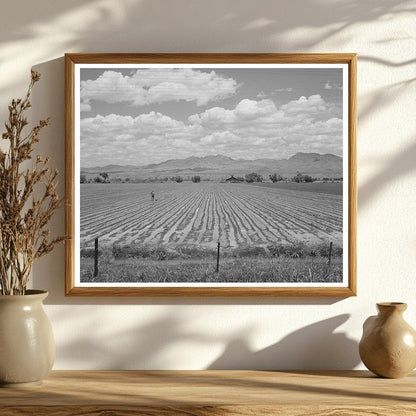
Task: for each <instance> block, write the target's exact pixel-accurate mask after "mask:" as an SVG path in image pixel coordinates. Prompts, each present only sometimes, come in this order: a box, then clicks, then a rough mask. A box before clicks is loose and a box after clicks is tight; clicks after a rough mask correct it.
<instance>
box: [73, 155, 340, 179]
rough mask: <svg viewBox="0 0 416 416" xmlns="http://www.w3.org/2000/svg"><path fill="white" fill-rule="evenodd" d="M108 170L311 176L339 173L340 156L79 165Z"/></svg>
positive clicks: (114, 173)
mask: <svg viewBox="0 0 416 416" xmlns="http://www.w3.org/2000/svg"><path fill="white" fill-rule="evenodd" d="M100 172H107V173H108V174H109V176H110V179H111V178H127V177H129V178H130V179H146V178H155V177H159V178H164V177H166V176H167V177H171V176H176V175H180V176H182V177H184V178H187V177H190V176H194V175H199V176H201V179H204V178H205V179H208V178H209V179H211V180H220V179H226V178H227V177H229V176H231V175H234V176H244V175H245V174H247V173H251V172H256V173H258V174H260V175H263V176H264V177H265V178H266V177H268V175H270V174H272V173H275V172H276V173H277V174H279V175H282V176H283V177H291V176H294V175H296V173H297V172H300V173H302V174H305V175H311V176H313V177H325V176H327V177H342V158H341V157H339V156H335V155H333V154H330V153H327V154H319V153H296V154H295V155H294V156H292V157H290V158H289V159H281V160H276V159H255V160H244V159H232V158H231V157H228V156H224V155H215V156H204V157H196V156H191V157H188V158H186V159H170V160H166V161H165V162H162V163H157V164H150V165H146V166H134V165H126V166H122V165H107V166H97V167H93V168H81V174H84V175H86V176H87V177H91V176H95V175H98V174H99V173H100Z"/></svg>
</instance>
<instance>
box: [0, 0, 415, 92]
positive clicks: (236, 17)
mask: <svg viewBox="0 0 416 416" xmlns="http://www.w3.org/2000/svg"><path fill="white" fill-rule="evenodd" d="M45 11H47V12H45ZM2 12H3V13H2V15H1V16H0V39H1V42H0V69H2V71H0V74H3V75H4V76H3V79H7V82H4V83H0V96H3V95H4V94H5V93H6V92H7V90H10V88H14V87H16V86H17V85H21V84H20V83H21V80H20V78H21V74H22V68H24V69H25V70H29V67H30V66H31V65H34V64H36V63H39V62H43V61H45V60H47V59H50V58H51V57H57V56H60V55H62V53H63V52H130V53H131V52H231V51H232V52H308V51H309V52H310V51H312V50H315V51H318V52H322V50H319V47H320V44H321V43H323V42H327V41H328V39H331V38H335V37H336V36H338V35H341V37H340V38H339V42H338V43H337V46H334V48H333V49H332V50H328V47H326V48H325V52H338V51H340V49H339V46H338V45H339V44H342V42H344V41H345V39H346V40H349V37H348V36H349V35H346V34H345V33H344V32H345V31H346V30H347V29H349V28H351V27H352V26H355V25H360V24H366V23H369V22H375V21H377V20H379V19H380V18H388V19H391V18H392V16H394V15H402V14H404V13H412V12H414V10H412V7H411V2H410V1H409V0H396V1H394V2H392V1H391V0H378V1H377V2H374V1H362V0H354V1H348V2H337V3H336V6H335V5H333V4H332V5H331V4H328V2H325V1H320V0H308V2H307V3H305V2H304V1H303V0H292V1H290V2H287V1H282V0H280V1H275V0H259V1H256V2H253V1H251V0H241V1H239V2H238V7H237V6H236V4H235V2H233V1H223V0H213V1H210V2H204V1H191V0H177V1H175V6H174V7H166V2H165V1H164V0H154V1H137V0H125V1H123V2H114V1H112V0H90V1H88V2H85V1H83V0H71V1H70V2H56V1H51V0H39V1H37V2H36V7H22V5H21V2H19V1H16V2H9V4H8V5H7V7H5V8H4V10H2ZM17 16H18V17H17ZM17 20H18V25H17V23H16V21H17ZM17 27H18V29H16V28H17ZM196 33H197V34H198V36H195V34H196ZM382 41H384V40H383V39H382V40H380V42H382ZM387 41H388V39H386V42H387ZM22 52H23V53H22ZM349 52H353V51H349Z"/></svg>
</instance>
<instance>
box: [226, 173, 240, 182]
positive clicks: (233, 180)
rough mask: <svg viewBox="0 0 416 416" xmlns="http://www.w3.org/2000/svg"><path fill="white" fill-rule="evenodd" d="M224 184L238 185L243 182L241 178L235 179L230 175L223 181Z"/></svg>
mask: <svg viewBox="0 0 416 416" xmlns="http://www.w3.org/2000/svg"><path fill="white" fill-rule="evenodd" d="M225 182H229V183H240V182H244V179H243V178H236V177H235V176H234V175H231V176H230V177H229V178H227V179H226V180H225Z"/></svg>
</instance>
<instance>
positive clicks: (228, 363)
mask: <svg viewBox="0 0 416 416" xmlns="http://www.w3.org/2000/svg"><path fill="white" fill-rule="evenodd" d="M349 317H350V315H349V314H342V315H337V316H334V317H332V318H329V319H325V320H323V321H319V322H316V323H313V324H311V325H308V326H305V327H303V328H300V329H298V330H296V331H294V332H292V333H291V334H289V335H287V336H286V337H284V338H283V339H282V340H281V341H279V342H277V343H276V344H273V345H271V346H268V347H266V348H263V349H261V350H258V351H253V350H252V349H251V348H250V346H249V344H248V341H247V340H246V339H245V338H236V339H233V340H232V341H229V342H228V344H227V346H226V348H225V349H224V352H223V353H222V355H221V356H220V357H218V358H217V359H216V360H215V361H213V362H212V363H211V364H210V365H209V366H208V368H207V369H209V370H222V369H224V370H225V369H227V370H232V369H241V370H244V369H253V368H254V369H259V370H261V369H270V368H275V369H279V370H285V369H297V368H301V369H303V370H318V369H320V370H325V369H332V370H334V369H345V368H354V367H355V366H356V365H358V364H359V363H360V357H359V355H358V343H357V342H356V341H355V340H353V339H351V338H348V336H347V335H346V334H345V333H343V332H335V330H336V328H337V327H339V326H340V325H342V324H343V323H345V322H346V321H347V320H348V318H349Z"/></svg>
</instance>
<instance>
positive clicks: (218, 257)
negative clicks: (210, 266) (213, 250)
mask: <svg viewBox="0 0 416 416" xmlns="http://www.w3.org/2000/svg"><path fill="white" fill-rule="evenodd" d="M219 270H220V241H219V240H218V246H217V269H216V270H215V271H216V272H217V273H218V272H219Z"/></svg>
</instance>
